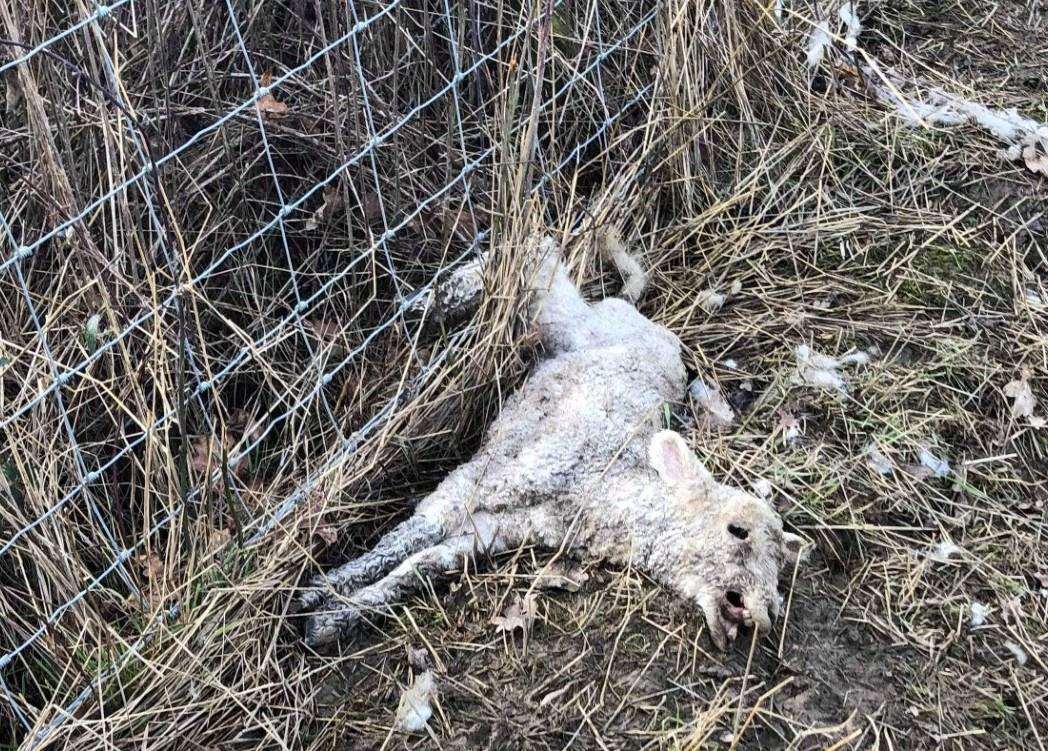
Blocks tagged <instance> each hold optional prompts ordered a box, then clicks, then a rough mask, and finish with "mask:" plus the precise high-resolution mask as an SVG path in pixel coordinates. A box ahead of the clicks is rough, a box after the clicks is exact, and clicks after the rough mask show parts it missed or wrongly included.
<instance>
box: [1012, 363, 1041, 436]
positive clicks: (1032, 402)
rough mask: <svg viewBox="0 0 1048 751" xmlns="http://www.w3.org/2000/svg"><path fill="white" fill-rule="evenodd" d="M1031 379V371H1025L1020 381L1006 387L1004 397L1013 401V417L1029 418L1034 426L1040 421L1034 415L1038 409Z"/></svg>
mask: <svg viewBox="0 0 1048 751" xmlns="http://www.w3.org/2000/svg"><path fill="white" fill-rule="evenodd" d="M1029 378H1030V373H1029V371H1027V370H1023V372H1022V375H1021V376H1020V377H1019V378H1018V379H1016V380H1014V381H1012V382H1010V383H1008V384H1007V385H1006V386H1005V387H1004V395H1005V396H1007V397H1008V398H1009V399H1011V400H1012V417H1015V418H1020V417H1028V418H1030V422H1031V424H1033V423H1034V421H1035V420H1037V419H1038V418H1037V417H1035V415H1034V413H1033V411H1034V409H1036V407H1037V397H1035V396H1034V395H1033V389H1031V388H1030V381H1029ZM1042 424H1043V421H1042Z"/></svg>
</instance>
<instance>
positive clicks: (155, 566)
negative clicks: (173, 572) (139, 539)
mask: <svg viewBox="0 0 1048 751" xmlns="http://www.w3.org/2000/svg"><path fill="white" fill-rule="evenodd" d="M137 559H138V568H139V569H140V570H141V571H142V575H143V576H144V577H145V578H146V580H147V581H149V582H150V583H158V584H159V583H161V582H163V581H164V562H163V561H161V560H160V556H158V555H157V554H156V553H149V554H145V553H139V554H138V556H137Z"/></svg>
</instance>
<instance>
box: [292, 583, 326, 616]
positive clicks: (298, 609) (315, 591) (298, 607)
mask: <svg viewBox="0 0 1048 751" xmlns="http://www.w3.org/2000/svg"><path fill="white" fill-rule="evenodd" d="M326 596H327V593H326V592H324V590H322V589H320V588H319V587H317V588H311V589H307V590H306V591H304V592H303V593H302V594H300V595H299V596H298V597H296V598H295V599H294V600H292V601H291V605H290V606H289V607H288V612H289V613H290V614H291V615H300V614H302V613H306V612H309V611H310V610H316V609H317V608H318V607H320V603H322V602H323V601H324V597H326Z"/></svg>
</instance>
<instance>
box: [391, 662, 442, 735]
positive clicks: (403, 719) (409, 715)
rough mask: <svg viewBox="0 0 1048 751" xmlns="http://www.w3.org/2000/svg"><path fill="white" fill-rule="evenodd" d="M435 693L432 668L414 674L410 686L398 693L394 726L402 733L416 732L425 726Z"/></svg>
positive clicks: (431, 710) (430, 712) (430, 715)
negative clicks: (398, 699)
mask: <svg viewBox="0 0 1048 751" xmlns="http://www.w3.org/2000/svg"><path fill="white" fill-rule="evenodd" d="M436 693H437V679H436V677H435V676H434V675H433V671H432V670H426V671H424V672H422V673H419V674H418V675H416V676H415V680H414V681H412V683H411V686H410V687H409V688H407V689H405V690H404V693H402V694H401V695H400V703H399V704H398V705H397V716H396V720H395V721H394V727H395V728H396V729H397V730H399V731H401V732H404V733H417V732H419V731H420V730H422V729H423V728H424V727H426V723H427V722H429V718H430V717H432V716H433V705H432V703H431V702H432V701H433V698H434V697H435V696H436Z"/></svg>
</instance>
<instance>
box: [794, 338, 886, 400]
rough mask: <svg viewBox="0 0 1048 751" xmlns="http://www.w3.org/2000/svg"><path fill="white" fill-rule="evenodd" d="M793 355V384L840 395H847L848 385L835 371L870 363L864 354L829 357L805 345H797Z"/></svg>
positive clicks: (867, 356)
mask: <svg viewBox="0 0 1048 751" xmlns="http://www.w3.org/2000/svg"><path fill="white" fill-rule="evenodd" d="M793 354H794V356H795V357H796V359H797V370H796V371H795V373H794V375H793V382H794V383H798V384H808V385H810V386H817V387H819V388H822V389H826V390H828V391H836V392H838V393H841V394H847V393H848V385H847V383H846V382H845V380H844V377H843V376H841V374H840V373H838V372H837V370H838V369H839V368H841V367H843V366H845V365H864V364H866V363H868V362H869V361H870V356H869V355H868V354H866V353H865V352H861V351H860V352H853V353H852V354H850V355H846V356H844V357H830V356H829V355H823V354H820V353H818V352H816V351H815V350H813V349H812V348H811V347H809V346H808V345H807V344H799V345H797V346H796V347H795V348H794V350H793Z"/></svg>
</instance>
